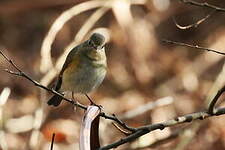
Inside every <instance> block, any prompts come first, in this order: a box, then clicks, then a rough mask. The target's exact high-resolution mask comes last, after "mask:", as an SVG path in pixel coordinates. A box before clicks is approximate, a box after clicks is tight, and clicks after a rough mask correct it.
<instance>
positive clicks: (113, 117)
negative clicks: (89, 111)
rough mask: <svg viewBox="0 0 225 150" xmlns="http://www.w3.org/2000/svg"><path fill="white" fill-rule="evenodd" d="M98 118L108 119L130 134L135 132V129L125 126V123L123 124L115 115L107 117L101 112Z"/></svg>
mask: <svg viewBox="0 0 225 150" xmlns="http://www.w3.org/2000/svg"><path fill="white" fill-rule="evenodd" d="M100 116H101V117H103V118H105V119H110V120H113V121H115V122H117V123H118V124H119V125H120V126H122V127H123V128H124V129H126V130H128V131H131V132H132V133H134V132H136V128H132V127H129V126H128V125H126V123H124V122H123V121H122V120H120V119H119V118H117V117H116V115H115V114H113V115H112V116H109V115H106V114H105V113H104V112H102V113H101V114H100Z"/></svg>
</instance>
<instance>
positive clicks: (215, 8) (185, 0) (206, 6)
mask: <svg viewBox="0 0 225 150" xmlns="http://www.w3.org/2000/svg"><path fill="white" fill-rule="evenodd" d="M179 1H180V2H182V3H185V4H190V5H194V6H198V7H205V8H210V9H214V10H216V11H222V12H225V8H221V7H218V6H215V5H211V4H209V3H206V2H204V3H200V2H196V1H193V0H179Z"/></svg>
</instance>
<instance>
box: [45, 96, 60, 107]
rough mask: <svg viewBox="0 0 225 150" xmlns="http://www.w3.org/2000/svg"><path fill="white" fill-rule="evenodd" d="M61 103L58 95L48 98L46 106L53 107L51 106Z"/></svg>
mask: <svg viewBox="0 0 225 150" xmlns="http://www.w3.org/2000/svg"><path fill="white" fill-rule="evenodd" d="M61 101H62V98H61V97H60V96H58V95H54V96H52V98H50V99H49V100H48V105H53V106H55V107H56V106H58V105H59V104H60V103H61Z"/></svg>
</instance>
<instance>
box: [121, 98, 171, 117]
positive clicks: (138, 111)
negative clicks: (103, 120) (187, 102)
mask: <svg viewBox="0 0 225 150" xmlns="http://www.w3.org/2000/svg"><path fill="white" fill-rule="evenodd" d="M173 101H174V99H173V97H169V96H168V97H163V98H160V99H157V100H155V101H151V102H149V103H146V104H144V105H142V106H139V107H137V108H135V109H132V110H130V111H128V112H125V113H124V114H122V115H120V119H131V118H134V117H136V116H138V115H141V114H143V113H145V112H147V111H150V110H152V109H154V108H156V107H160V106H165V105H169V104H172V103H173Z"/></svg>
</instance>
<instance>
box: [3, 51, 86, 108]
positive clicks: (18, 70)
mask: <svg viewBox="0 0 225 150" xmlns="http://www.w3.org/2000/svg"><path fill="white" fill-rule="evenodd" d="M0 54H1V55H2V56H3V57H4V58H5V59H6V60H7V61H8V62H9V63H10V64H11V65H12V66H13V67H14V68H15V69H16V70H17V72H14V71H11V70H8V69H5V71H6V72H8V73H10V74H13V75H17V76H20V77H24V78H25V79H27V80H29V81H30V82H32V83H33V84H34V85H35V86H37V87H39V88H42V89H45V90H46V91H49V92H51V93H53V94H55V95H58V96H60V97H61V98H63V99H64V100H65V101H67V102H69V103H71V104H73V105H74V106H77V107H80V108H82V109H87V107H86V106H84V105H82V104H80V103H77V102H76V103H75V102H74V101H73V100H70V99H68V98H66V97H64V96H63V95H62V94H61V93H58V92H57V91H55V90H53V89H50V88H48V87H46V86H44V85H41V84H40V83H39V82H37V81H36V80H34V79H32V78H31V77H30V76H28V75H27V74H26V73H25V72H23V71H22V70H21V69H20V68H19V67H18V66H17V65H16V64H15V63H14V62H13V61H12V60H11V59H9V58H8V57H7V56H6V55H5V54H3V52H2V51H0Z"/></svg>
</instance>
